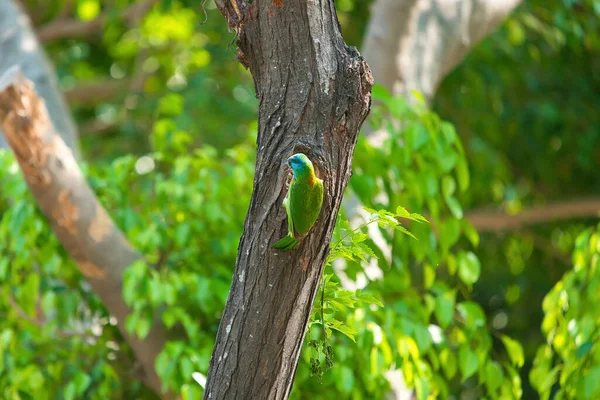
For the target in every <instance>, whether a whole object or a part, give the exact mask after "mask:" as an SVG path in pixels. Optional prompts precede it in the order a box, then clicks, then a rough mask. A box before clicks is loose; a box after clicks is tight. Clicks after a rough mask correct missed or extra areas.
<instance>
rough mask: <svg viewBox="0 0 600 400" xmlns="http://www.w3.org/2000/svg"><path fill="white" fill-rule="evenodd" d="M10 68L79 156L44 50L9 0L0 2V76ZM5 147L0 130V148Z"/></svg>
mask: <svg viewBox="0 0 600 400" xmlns="http://www.w3.org/2000/svg"><path fill="white" fill-rule="evenodd" d="M13 65H20V66H21V68H23V73H24V74H25V76H27V77H28V78H29V79H31V80H32V81H33V82H34V83H35V87H36V90H37V92H38V93H39V95H40V96H41V97H42V98H43V99H44V100H45V102H46V105H47V108H48V112H49V113H50V117H51V118H52V123H53V124H54V126H55V127H56V129H57V130H58V132H59V133H60V135H61V136H62V138H63V140H64V141H65V143H66V144H67V146H69V147H70V148H71V149H72V150H73V151H74V152H75V156H76V157H78V156H79V135H78V133H77V127H76V125H75V122H74V121H73V119H72V117H71V114H70V113H69V109H68V108H67V105H66V103H65V101H64V98H63V96H62V93H61V92H60V90H59V89H58V84H57V82H56V77H55V73H54V70H53V68H52V65H51V63H50V62H49V60H48V58H47V56H46V54H45V52H44V49H43V48H42V47H40V44H39V42H38V40H37V38H36V36H35V34H34V32H33V30H32V29H31V26H30V22H29V18H28V17H27V16H26V15H25V13H24V12H23V11H22V10H21V9H20V8H19V7H18V6H17V4H15V3H14V2H13V1H12V0H9V1H0V76H2V75H3V74H4V73H5V72H6V71H7V70H8V68H10V67H12V66H13ZM6 146H7V143H6V141H5V139H4V136H3V135H2V130H1V129H0V148H3V147H6Z"/></svg>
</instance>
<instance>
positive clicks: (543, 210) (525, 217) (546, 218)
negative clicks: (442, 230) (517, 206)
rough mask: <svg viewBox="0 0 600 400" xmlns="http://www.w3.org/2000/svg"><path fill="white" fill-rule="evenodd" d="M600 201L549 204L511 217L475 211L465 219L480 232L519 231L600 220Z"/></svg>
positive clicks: (485, 211) (500, 213)
mask: <svg viewBox="0 0 600 400" xmlns="http://www.w3.org/2000/svg"><path fill="white" fill-rule="evenodd" d="M599 217H600V199H595V198H592V199H577V200H568V201H563V202H559V203H554V204H549V205H546V206H540V207H535V208H530V209H528V210H524V211H522V212H520V213H518V214H514V215H509V214H506V213H502V212H494V211H489V210H475V211H470V212H467V213H466V214H465V218H466V219H467V220H468V221H469V222H470V223H471V224H472V225H473V226H474V227H475V229H477V231H479V232H498V231H507V230H519V229H521V228H523V227H524V226H528V225H536V224H544V223H549V222H555V221H560V220H566V219H575V218H599Z"/></svg>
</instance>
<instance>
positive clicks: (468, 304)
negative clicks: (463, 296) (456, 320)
mask: <svg viewBox="0 0 600 400" xmlns="http://www.w3.org/2000/svg"><path fill="white" fill-rule="evenodd" d="M456 309H457V310H458V312H459V314H460V315H461V317H463V319H464V320H465V324H466V326H467V328H469V329H471V330H475V329H476V328H482V327H484V326H485V313H484V312H483V309H482V308H481V306H480V305H479V304H477V303H475V302H472V301H465V302H462V303H459V304H458V306H456Z"/></svg>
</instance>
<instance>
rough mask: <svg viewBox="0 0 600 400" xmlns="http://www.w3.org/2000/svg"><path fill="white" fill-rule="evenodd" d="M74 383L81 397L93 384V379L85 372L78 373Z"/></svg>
mask: <svg viewBox="0 0 600 400" xmlns="http://www.w3.org/2000/svg"><path fill="white" fill-rule="evenodd" d="M73 383H74V384H75V391H76V393H77V394H79V395H81V394H83V392H85V390H86V389H87V388H88V387H89V386H90V383H92V378H90V376H89V375H87V374H85V373H83V372H78V373H77V374H76V375H75V378H73Z"/></svg>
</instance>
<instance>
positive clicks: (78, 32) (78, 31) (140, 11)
mask: <svg viewBox="0 0 600 400" xmlns="http://www.w3.org/2000/svg"><path fill="white" fill-rule="evenodd" d="M157 2H158V0H145V1H141V2H138V3H134V4H132V5H131V6H129V7H128V8H126V9H124V10H123V11H122V12H121V13H120V14H119V18H120V19H121V20H122V21H125V22H126V23H128V24H134V23H137V22H138V21H139V20H140V18H141V17H143V16H144V15H145V14H146V13H147V12H148V11H149V10H150V9H151V8H152V6H153V5H154V4H155V3H157ZM108 19H109V15H108V13H104V14H101V15H99V16H98V17H96V18H95V19H93V20H91V21H80V20H77V19H70V20H65V19H58V20H55V21H52V22H50V23H49V24H47V25H44V26H42V27H40V28H39V29H38V37H39V39H40V41H41V42H44V43H45V42H50V41H53V40H60V39H65V38H72V39H78V38H84V37H87V36H90V35H93V34H96V33H98V32H100V31H101V30H102V28H103V27H104V24H105V23H106V21H108Z"/></svg>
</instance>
